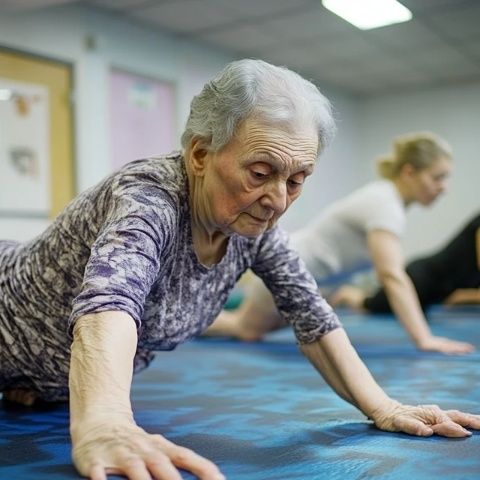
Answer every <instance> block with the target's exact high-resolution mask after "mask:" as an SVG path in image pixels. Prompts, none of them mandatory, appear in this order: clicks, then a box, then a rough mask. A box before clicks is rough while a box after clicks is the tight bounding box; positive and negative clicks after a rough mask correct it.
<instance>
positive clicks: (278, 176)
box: [191, 120, 318, 237]
mask: <svg viewBox="0 0 480 480" xmlns="http://www.w3.org/2000/svg"><path fill="white" fill-rule="evenodd" d="M317 145H318V139H317V134H316V133H315V132H311V131H309V132H296V133H293V134H292V133H290V132H287V131H285V130H284V129H281V128H279V127H272V126H265V125H264V124H261V123H258V122H255V121H253V120H251V121H246V122H245V123H244V124H243V125H241V126H240V127H239V129H238V131H237V135H236V136H235V137H234V138H233V139H232V140H231V141H230V142H229V143H228V144H227V145H226V146H225V147H224V148H223V149H222V150H221V151H220V152H216V153H210V152H205V151H204V152H203V153H201V152H200V153H199V152H197V154H199V155H204V159H203V162H204V171H203V173H202V176H203V189H202V197H204V198H206V199H207V200H206V205H205V206H204V210H205V211H206V212H207V213H206V216H207V217H208V222H209V223H210V224H211V226H212V227H213V228H214V229H215V230H220V231H221V232H222V233H224V234H226V235H230V234H231V233H237V234H239V235H243V236H246V237H255V236H258V235H260V234H262V233H263V232H265V231H266V230H268V229H270V228H272V227H273V226H274V225H275V223H276V222H277V220H278V219H279V218H280V216H281V215H282V214H283V213H284V212H285V211H286V210H287V208H288V207H289V206H290V205H291V203H292V202H293V201H294V200H295V199H296V198H297V197H298V196H299V195H300V193H301V191H302V187H303V183H304V181H305V179H306V178H307V177H308V176H309V175H310V174H311V173H312V172H313V167H314V165H315V160H316V157H317ZM191 155H195V147H193V149H192V151H191Z"/></svg>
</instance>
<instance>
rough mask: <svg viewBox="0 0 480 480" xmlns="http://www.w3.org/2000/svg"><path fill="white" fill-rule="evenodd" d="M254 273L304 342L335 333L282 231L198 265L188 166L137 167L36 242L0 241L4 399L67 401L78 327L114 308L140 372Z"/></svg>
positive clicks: (237, 241)
mask: <svg viewBox="0 0 480 480" xmlns="http://www.w3.org/2000/svg"><path fill="white" fill-rule="evenodd" d="M249 267H251V268H252V270H253V271H254V272H255V273H256V274H257V275H258V276H260V277H261V278H262V279H263V280H264V282H265V284H266V285H267V287H268V288H269V289H270V290H271V292H272V294H273V296H274V298H275V301H276V304H277V306H278V308H279V310H280V312H281V313H282V314H283V315H284V317H285V318H286V319H287V321H288V322H289V323H291V324H292V326H293V328H294V331H295V334H296V337H297V339H298V341H299V342H300V343H308V342H312V341H314V340H315V339H316V338H318V337H320V336H322V335H324V334H325V333H327V332H329V331H331V330H333V329H335V328H337V327H339V326H340V322H339V321H338V319H337V317H336V315H335V314H334V312H333V311H332V309H331V308H330V306H329V305H328V304H327V303H326V302H325V301H324V300H323V299H322V298H321V297H320V296H319V295H318V293H317V287H316V284H315V283H314V281H313V279H312V278H311V276H310V274H309V273H308V272H307V271H306V269H305V267H304V265H303V263H302V262H301V261H300V260H299V259H298V255H297V254H296V253H295V252H294V251H292V250H291V249H290V247H289V245H288V238H287V235H286V234H285V233H284V232H283V231H282V230H281V229H279V228H278V227H277V228H274V229H272V230H271V231H269V232H267V233H265V234H263V235H261V236H259V237H257V238H255V239H251V238H244V237H241V236H239V235H233V236H231V237H230V239H229V243H228V247H227V251H226V253H225V255H224V257H223V258H222V260H221V261H220V262H219V263H218V264H215V265H213V266H212V267H209V268H207V267H205V266H204V265H202V264H201V263H200V262H199V261H198V259H197V256H196V254H195V252H194V249H193V243H192V232H191V221H190V207H189V201H188V185H187V177H186V172H185V167H184V162H183V158H182V157H181V155H180V154H178V153H175V154H171V155H168V156H165V157H155V158H150V159H146V160H138V161H135V162H132V163H130V164H128V165H127V166H125V167H124V168H123V169H121V170H120V171H118V172H116V173H115V174H113V175H111V176H110V177H108V178H106V179H105V180H104V181H103V182H101V183H100V184H99V185H97V186H96V187H93V188H91V189H89V190H87V191H85V192H84V193H83V194H81V195H79V196H78V197H77V198H76V199H75V200H73V201H72V202H71V203H70V204H69V205H68V206H67V208H66V209H65V210H64V211H63V212H62V213H61V214H60V215H59V216H58V218H57V219H56V220H55V222H54V223H53V224H52V225H51V226H50V227H49V228H48V229H47V230H46V231H45V232H44V233H43V234H42V235H40V236H39V237H37V238H35V239H34V240H32V241H31V242H29V243H25V244H18V243H15V242H0V288H1V293H0V391H1V389H2V388H5V386H6V385H8V384H9V383H10V384H11V383H12V382H13V383H15V384H16V385H21V386H29V387H32V386H33V387H34V388H35V389H36V390H38V391H39V392H41V393H42V394H43V396H44V398H48V399H55V398H64V397H65V396H66V394H67V393H68V391H67V385H68V380H67V379H68V362H69V350H70V343H71V336H70V335H68V334H67V325H68V326H69V328H70V332H71V329H72V328H73V325H74V324H75V322H76V321H77V319H78V318H79V317H81V316H82V315H85V314H88V313H94V312H101V311H107V310H121V311H124V312H127V313H128V314H130V315H131V316H132V318H133V319H134V320H135V322H136V324H137V327H138V331H139V340H138V349H137V355H136V358H135V370H136V371H138V370H140V369H141V368H143V367H145V366H146V365H148V363H149V361H150V360H151V358H152V357H153V355H152V353H151V351H152V350H170V349H172V348H175V347H176V346H177V345H178V344H179V343H181V342H183V341H185V340H187V339H188V338H191V337H194V336H196V335H198V334H200V333H201V332H202V331H203V330H205V329H206V328H207V327H208V326H209V325H210V324H211V323H212V322H213V320H214V319H215V317H216V316H217V315H218V314H219V313H220V311H221V309H222V307H223V305H224V304H225V302H226V300H227V297H228V294H229V292H230V291H231V289H232V288H233V287H234V285H235V282H236V281H237V279H238V278H239V277H240V275H241V274H242V273H243V272H244V271H245V270H246V269H247V268H249Z"/></svg>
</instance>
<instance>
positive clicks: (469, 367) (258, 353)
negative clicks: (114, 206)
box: [0, 309, 480, 480]
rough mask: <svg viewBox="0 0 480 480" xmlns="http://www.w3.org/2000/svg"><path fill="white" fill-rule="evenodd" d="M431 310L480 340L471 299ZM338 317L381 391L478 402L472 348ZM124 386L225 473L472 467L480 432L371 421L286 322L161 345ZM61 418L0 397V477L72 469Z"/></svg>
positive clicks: (446, 327) (139, 411)
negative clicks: (420, 348) (437, 432)
mask: <svg viewBox="0 0 480 480" xmlns="http://www.w3.org/2000/svg"><path fill="white" fill-rule="evenodd" d="M431 317H432V327H433V329H434V331H435V333H437V334H439V335H450V336H454V337H456V338H458V339H464V340H469V341H471V342H473V343H475V344H476V345H477V346H478V347H479V348H480V311H479V310H478V309H466V310H462V311H456V312H452V311H447V312H446V311H444V310H441V309H437V310H434V311H432V313H431ZM342 319H343V320H344V324H345V327H346V329H347V331H348V332H349V334H350V337H351V339H352V341H353V343H354V344H355V346H356V347H357V349H358V351H359V353H360V355H361V356H362V358H363V359H364V361H365V362H366V363H367V365H368V366H369V368H370V369H371V371H372V372H373V374H374V376H375V377H376V378H377V380H378V381H379V382H380V384H381V385H382V386H383V387H384V388H385V389H386V390H387V391H388V393H390V394H391V395H393V396H394V397H396V398H398V399H399V400H401V401H403V402H408V403H438V404H440V405H442V406H443V407H446V408H459V409H464V410H468V411H472V412H477V413H480V405H479V399H480V368H479V360H480V355H479V354H478V353H476V354H473V355H469V356H466V357H445V356H442V355H439V354H428V353H421V352H417V351H416V350H415V349H414V348H413V347H412V346H410V344H409V343H408V341H407V340H406V337H405V334H404V333H403V331H402V329H401V328H400V327H399V326H398V324H397V323H396V322H395V321H393V320H392V319H391V318H389V317H375V318H372V317H362V316H358V315H351V314H348V313H344V314H343V315H342ZM132 398H133V403H134V408H135V412H136V418H137V421H138V422H139V423H140V424H141V425H142V426H144V427H145V428H146V429H147V430H149V431H151V432H155V433H162V434H164V435H166V436H167V437H168V438H169V439H171V440H173V441H176V442H177V443H179V444H182V445H185V446H188V447H190V448H193V449H194V450H196V451H197V452H198V453H200V454H202V455H204V456H206V457H208V458H210V459H212V460H213V461H215V462H216V463H217V464H218V465H220V467H221V469H222V471H223V472H224V473H225V474H226V475H227V477H228V478H229V479H231V480H237V479H238V480H247V479H248V480H280V479H298V480H300V479H302V480H307V479H327V478H328V479H342V480H343V479H345V480H353V479H390V480H396V479H399V480H400V479H402V480H404V479H407V478H411V479H424V480H430V479H432V480H433V479H435V480H436V479H437V478H438V477H441V478H442V480H454V479H455V480H456V479H462V480H463V479H478V478H480V455H479V452H480V432H476V433H474V435H473V436H472V437H471V438H468V439H460V440H451V439H450V440H448V439H444V438H439V437H431V438H414V437H409V436H407V435H403V434H389V433H383V432H379V431H378V430H376V429H375V428H374V427H372V426H371V424H370V423H369V422H368V421H366V420H365V418H364V417H363V415H361V414H360V413H359V412H357V411H356V410H355V409H354V408H353V407H351V406H349V405H348V404H346V403H345V402H343V401H342V400H340V399H339V398H338V397H336V395H335V394H334V393H333V392H332V391H331V390H330V389H329V388H328V387H327V386H326V385H325V383H324V382H323V380H322V379H321V378H320V376H319V375H318V374H317V373H316V372H315V371H314V370H313V368H312V367H311V366H310V365H309V364H308V363H307V361H306V360H305V359H304V358H303V357H302V355H301V354H300V353H299V351H298V349H297V347H296V346H295V343H294V341H293V336H292V334H291V333H290V332H289V331H288V330H286V331H282V332H277V333H275V334H272V335H271V336H269V337H268V339H267V340H266V341H265V342H260V343H253V344H240V343H236V342H232V341H228V340H223V339H215V340H212V339H202V340H198V341H195V342H191V343H189V344H185V345H183V346H181V347H179V348H178V349H177V350H176V351H174V352H164V353H159V354H158V356H157V359H156V360H155V361H154V363H153V365H152V366H151V368H150V369H148V370H147V371H145V372H143V373H142V374H140V375H139V376H137V377H136V379H135V382H134V388H133V394H132ZM67 422H68V411H67V409H66V407H65V406H57V407H55V408H43V409H40V410H38V409H37V410H33V409H28V408H13V407H11V406H9V405H6V404H3V405H1V403H0V431H1V435H0V478H1V479H15V480H23V479H40V480H43V479H50V480H56V479H58V480H60V479H74V478H80V477H78V476H77V475H76V473H75V471H74V469H73V467H71V465H70V459H69V457H70V447H69V437H68V429H67ZM109 478H120V477H114V476H111V477H109ZM184 478H185V479H192V478H193V477H192V476H191V475H189V474H187V473H184Z"/></svg>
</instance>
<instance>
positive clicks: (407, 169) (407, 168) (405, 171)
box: [399, 163, 417, 178]
mask: <svg viewBox="0 0 480 480" xmlns="http://www.w3.org/2000/svg"><path fill="white" fill-rule="evenodd" d="M399 173H400V176H402V177H404V178H410V177H412V176H413V175H414V174H415V173H417V169H416V168H415V167H414V166H413V165H412V164H411V163H405V164H403V165H402V166H401V168H400V172H399Z"/></svg>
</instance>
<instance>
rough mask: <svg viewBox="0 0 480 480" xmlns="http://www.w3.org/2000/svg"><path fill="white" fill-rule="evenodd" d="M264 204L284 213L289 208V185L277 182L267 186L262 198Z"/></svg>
mask: <svg viewBox="0 0 480 480" xmlns="http://www.w3.org/2000/svg"><path fill="white" fill-rule="evenodd" d="M262 200H263V201H262V205H263V206H264V207H266V208H271V209H272V210H274V211H275V213H276V214H282V213H283V212H284V211H285V210H286V209H287V185H286V183H285V182H275V183H272V184H269V185H268V186H267V190H266V192H265V195H264V196H263V198H262Z"/></svg>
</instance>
